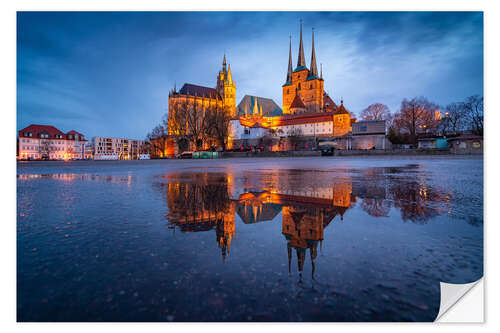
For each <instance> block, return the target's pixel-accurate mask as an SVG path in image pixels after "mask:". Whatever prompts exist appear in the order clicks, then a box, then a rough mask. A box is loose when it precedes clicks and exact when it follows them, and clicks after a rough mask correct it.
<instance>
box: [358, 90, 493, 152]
mask: <svg viewBox="0 0 500 333" xmlns="http://www.w3.org/2000/svg"><path fill="white" fill-rule="evenodd" d="M483 109H484V106H483V97H482V96H479V95H474V96H470V97H467V98H466V99H465V100H464V101H461V102H454V103H450V104H448V105H446V106H445V107H441V106H440V105H438V104H436V103H434V102H431V101H429V100H428V99H427V98H425V97H415V98H412V99H407V98H405V99H403V101H402V102H401V106H400V108H399V110H398V111H397V112H395V113H394V114H393V113H391V112H390V110H389V107H387V105H384V104H381V103H374V104H371V105H369V106H368V107H367V108H365V109H364V110H363V111H361V113H360V116H361V119H362V120H386V121H387V124H388V128H389V139H390V140H391V141H392V142H393V143H411V144H415V143H416V141H417V137H418V136H419V135H452V136H453V135H458V134H460V133H463V132H471V133H474V134H477V135H483Z"/></svg>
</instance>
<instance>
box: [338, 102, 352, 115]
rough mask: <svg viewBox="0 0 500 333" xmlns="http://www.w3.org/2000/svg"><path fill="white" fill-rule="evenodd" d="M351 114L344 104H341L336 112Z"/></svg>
mask: <svg viewBox="0 0 500 333" xmlns="http://www.w3.org/2000/svg"><path fill="white" fill-rule="evenodd" d="M346 113H347V114H349V112H347V110H346V108H345V107H344V104H340V106H339V107H338V108H337V111H336V112H335V114H346Z"/></svg>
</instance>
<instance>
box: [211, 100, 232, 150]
mask: <svg viewBox="0 0 500 333" xmlns="http://www.w3.org/2000/svg"><path fill="white" fill-rule="evenodd" d="M231 119H232V118H231V112H230V109H229V108H228V107H221V106H219V105H215V106H212V107H209V108H208V109H207V110H206V122H205V123H206V128H205V136H206V137H207V138H215V140H216V141H217V143H218V144H219V145H220V146H221V147H222V149H223V150H226V145H227V140H228V137H229V130H230V122H231Z"/></svg>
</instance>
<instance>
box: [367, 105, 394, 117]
mask: <svg viewBox="0 0 500 333" xmlns="http://www.w3.org/2000/svg"><path fill="white" fill-rule="evenodd" d="M360 116H361V119H362V120H388V121H390V120H391V118H392V115H391V111H390V110H389V107H387V105H385V104H381V103H375V104H371V105H369V106H368V107H367V108H366V109H364V110H363V111H361V115H360Z"/></svg>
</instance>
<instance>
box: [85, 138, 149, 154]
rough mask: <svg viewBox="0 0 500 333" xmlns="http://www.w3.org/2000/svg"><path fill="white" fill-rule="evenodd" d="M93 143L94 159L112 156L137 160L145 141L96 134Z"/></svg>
mask: <svg viewBox="0 0 500 333" xmlns="http://www.w3.org/2000/svg"><path fill="white" fill-rule="evenodd" d="M92 144H93V148H94V159H105V157H106V156H111V157H112V158H111V159H120V160H137V159H139V155H140V154H141V153H142V149H143V146H144V141H143V140H133V139H122V138H108V137H102V136H96V137H94V138H92Z"/></svg>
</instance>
